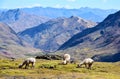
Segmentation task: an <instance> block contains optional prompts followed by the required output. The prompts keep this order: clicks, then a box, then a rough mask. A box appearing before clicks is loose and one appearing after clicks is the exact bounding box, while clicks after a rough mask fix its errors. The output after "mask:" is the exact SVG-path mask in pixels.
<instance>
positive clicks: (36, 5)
mask: <svg viewBox="0 0 120 79" xmlns="http://www.w3.org/2000/svg"><path fill="white" fill-rule="evenodd" d="M40 6H42V5H41V4H33V5H28V6H24V7H26V8H32V7H40Z"/></svg>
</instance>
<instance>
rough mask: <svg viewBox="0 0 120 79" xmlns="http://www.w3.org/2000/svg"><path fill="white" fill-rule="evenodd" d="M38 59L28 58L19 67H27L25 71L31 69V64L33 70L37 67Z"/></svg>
mask: <svg viewBox="0 0 120 79" xmlns="http://www.w3.org/2000/svg"><path fill="white" fill-rule="evenodd" d="M35 62H36V59H35V58H27V59H26V60H24V61H23V63H22V64H21V65H19V68H22V67H23V66H24V65H25V69H27V68H28V67H29V64H32V68H34V66H35Z"/></svg>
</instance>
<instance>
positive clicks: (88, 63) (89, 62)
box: [77, 58, 94, 69]
mask: <svg viewBox="0 0 120 79" xmlns="http://www.w3.org/2000/svg"><path fill="white" fill-rule="evenodd" d="M93 62H94V60H93V59H91V58H86V59H84V60H83V61H82V62H81V63H80V64H78V66H77V67H81V66H82V65H85V67H86V68H88V69H91V66H92V64H93Z"/></svg>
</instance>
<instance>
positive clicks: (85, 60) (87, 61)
mask: <svg viewBox="0 0 120 79" xmlns="http://www.w3.org/2000/svg"><path fill="white" fill-rule="evenodd" d="M93 62H94V60H93V59H91V58H86V59H84V60H83V63H86V64H89V63H93Z"/></svg>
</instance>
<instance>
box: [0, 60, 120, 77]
mask: <svg viewBox="0 0 120 79" xmlns="http://www.w3.org/2000/svg"><path fill="white" fill-rule="evenodd" d="M22 61H23V59H16V60H15V61H11V60H8V59H0V63H1V64H0V79H119V78H120V62H116V63H106V62H95V63H94V64H93V67H92V69H91V70H89V69H86V68H84V66H83V67H82V68H76V66H77V64H68V65H58V63H60V62H61V60H37V62H36V65H35V68H34V69H31V68H28V69H19V68H18V65H19V64H20V63H22Z"/></svg>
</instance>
